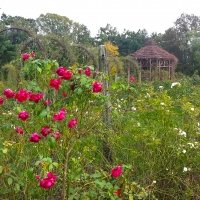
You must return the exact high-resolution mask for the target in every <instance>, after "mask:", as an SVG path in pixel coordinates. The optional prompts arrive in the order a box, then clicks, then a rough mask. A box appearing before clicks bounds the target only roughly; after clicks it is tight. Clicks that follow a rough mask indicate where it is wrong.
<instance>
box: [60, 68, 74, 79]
mask: <svg viewBox="0 0 200 200" xmlns="http://www.w3.org/2000/svg"><path fill="white" fill-rule="evenodd" d="M72 76H73V73H72V71H71V70H66V71H64V72H63V75H62V79H64V80H70V79H71V78H72Z"/></svg>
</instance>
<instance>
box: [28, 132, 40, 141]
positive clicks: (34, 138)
mask: <svg viewBox="0 0 200 200" xmlns="http://www.w3.org/2000/svg"><path fill="white" fill-rule="evenodd" d="M40 139H41V137H40V136H39V135H38V134H37V133H32V134H31V136H30V142H39V141H40Z"/></svg>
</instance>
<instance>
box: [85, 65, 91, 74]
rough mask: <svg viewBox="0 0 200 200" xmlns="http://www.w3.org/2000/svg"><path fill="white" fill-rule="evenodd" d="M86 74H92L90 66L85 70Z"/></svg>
mask: <svg viewBox="0 0 200 200" xmlns="http://www.w3.org/2000/svg"><path fill="white" fill-rule="evenodd" d="M85 75H86V76H90V75H91V71H90V68H89V67H88V68H87V69H86V70H85Z"/></svg>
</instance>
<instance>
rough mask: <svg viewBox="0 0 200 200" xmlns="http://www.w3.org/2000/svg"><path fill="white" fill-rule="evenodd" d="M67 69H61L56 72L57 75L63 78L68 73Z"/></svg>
mask: <svg viewBox="0 0 200 200" xmlns="http://www.w3.org/2000/svg"><path fill="white" fill-rule="evenodd" d="M66 70H67V69H66V68H65V67H59V68H58V69H57V70H56V73H57V74H58V76H63V73H64V72H65V71H66Z"/></svg>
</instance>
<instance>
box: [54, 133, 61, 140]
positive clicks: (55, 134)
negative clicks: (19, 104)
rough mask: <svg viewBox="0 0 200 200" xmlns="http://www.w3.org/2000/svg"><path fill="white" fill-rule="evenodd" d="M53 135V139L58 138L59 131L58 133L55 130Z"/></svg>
mask: <svg viewBox="0 0 200 200" xmlns="http://www.w3.org/2000/svg"><path fill="white" fill-rule="evenodd" d="M53 137H54V138H55V140H58V139H60V133H59V132H55V133H54V134H53Z"/></svg>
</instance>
